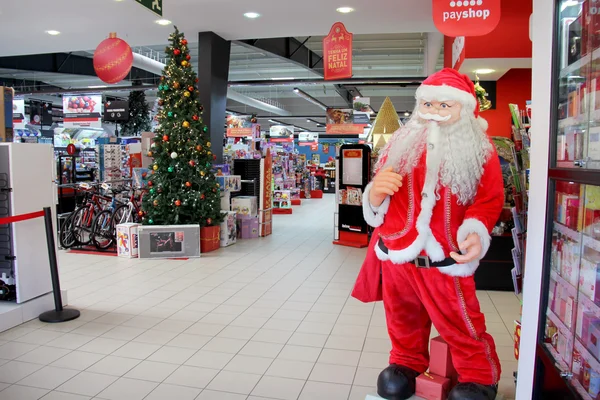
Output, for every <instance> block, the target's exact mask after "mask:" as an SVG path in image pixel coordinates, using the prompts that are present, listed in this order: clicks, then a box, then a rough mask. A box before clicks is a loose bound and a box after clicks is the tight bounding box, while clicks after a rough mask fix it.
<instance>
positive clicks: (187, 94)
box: [183, 90, 191, 97]
mask: <svg viewBox="0 0 600 400" xmlns="http://www.w3.org/2000/svg"><path fill="white" fill-rule="evenodd" d="M183 95H184V96H185V97H190V95H191V93H190V92H188V91H187V90H186V91H185V92H183Z"/></svg>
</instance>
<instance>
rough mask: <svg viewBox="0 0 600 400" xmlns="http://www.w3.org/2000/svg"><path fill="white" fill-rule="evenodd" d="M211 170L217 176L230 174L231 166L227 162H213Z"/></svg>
mask: <svg viewBox="0 0 600 400" xmlns="http://www.w3.org/2000/svg"><path fill="white" fill-rule="evenodd" d="M213 171H214V173H215V175H217V176H223V175H230V174H231V166H230V165H229V164H214V165H213Z"/></svg>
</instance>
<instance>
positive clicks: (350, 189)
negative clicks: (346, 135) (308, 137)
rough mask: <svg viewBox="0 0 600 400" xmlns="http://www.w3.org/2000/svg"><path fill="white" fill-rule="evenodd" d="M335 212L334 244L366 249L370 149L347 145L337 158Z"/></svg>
mask: <svg viewBox="0 0 600 400" xmlns="http://www.w3.org/2000/svg"><path fill="white" fill-rule="evenodd" d="M335 176H336V177H337V179H336V212H335V215H334V218H335V221H334V226H335V232H334V238H335V240H334V241H333V243H334V244H338V245H342V246H349V247H357V248H363V247H367V246H368V245H369V231H368V229H369V227H368V225H367V223H366V221H365V219H364V217H363V212H362V194H363V192H364V190H365V188H366V186H367V184H368V183H369V179H370V177H371V148H370V147H369V146H367V145H364V144H345V145H342V146H341V147H340V148H339V154H338V155H337V157H336V174H335Z"/></svg>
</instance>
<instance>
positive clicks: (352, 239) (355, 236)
mask: <svg viewBox="0 0 600 400" xmlns="http://www.w3.org/2000/svg"><path fill="white" fill-rule="evenodd" d="M333 244H337V245H340V246H348V247H354V248H357V249H362V248H365V247H369V235H367V234H366V233H356V232H345V231H340V238H339V240H334V241H333Z"/></svg>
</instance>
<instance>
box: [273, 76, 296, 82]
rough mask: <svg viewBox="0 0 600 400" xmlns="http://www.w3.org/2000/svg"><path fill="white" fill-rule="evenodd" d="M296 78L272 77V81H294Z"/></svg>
mask: <svg viewBox="0 0 600 400" xmlns="http://www.w3.org/2000/svg"><path fill="white" fill-rule="evenodd" d="M295 79H296V78H287V77H286V78H271V80H272V81H293V80H295Z"/></svg>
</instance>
